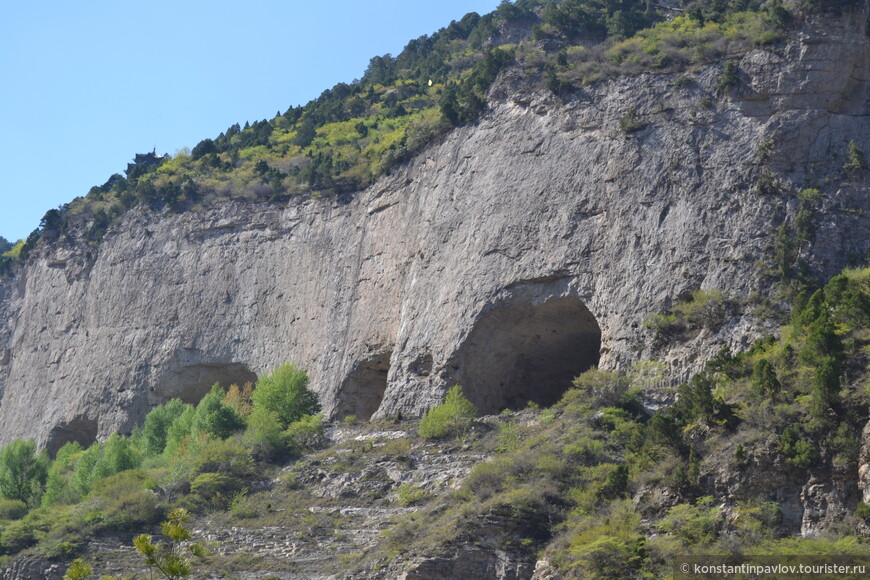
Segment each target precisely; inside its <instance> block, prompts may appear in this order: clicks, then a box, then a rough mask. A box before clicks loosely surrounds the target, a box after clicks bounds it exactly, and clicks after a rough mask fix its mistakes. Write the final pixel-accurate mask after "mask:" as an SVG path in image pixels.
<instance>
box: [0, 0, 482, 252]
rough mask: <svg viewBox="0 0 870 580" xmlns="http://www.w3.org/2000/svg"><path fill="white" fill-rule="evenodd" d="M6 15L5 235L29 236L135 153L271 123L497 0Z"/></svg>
mask: <svg viewBox="0 0 870 580" xmlns="http://www.w3.org/2000/svg"><path fill="white" fill-rule="evenodd" d="M7 4H8V5H7V6H5V7H4V9H3V17H2V19H0V115H2V117H0V123H2V127H0V236H3V237H5V238H7V239H9V240H10V241H15V240H17V239H19V238H23V237H26V236H27V235H28V234H29V233H30V232H31V231H32V230H33V229H34V228H36V227H37V226H38V225H39V220H40V219H41V218H42V216H43V215H44V214H45V212H46V211H47V210H49V209H51V208H53V207H57V206H59V205H61V204H63V203H66V202H69V201H70V200H72V199H73V198H74V197H76V196H79V195H84V194H86V193H87V191H88V189H90V188H91V186H93V185H100V184H102V183H104V182H105V181H106V179H107V178H108V177H109V176H110V175H111V174H113V173H121V172H123V170H124V169H125V168H126V165H127V162H128V161H130V160H131V159H132V158H133V155H134V154H135V153H137V152H139V153H143V152H146V151H151V150H152V149H154V148H156V149H157V152H158V153H170V154H171V153H174V152H175V151H176V150H178V149H180V148H181V147H193V146H194V145H196V144H197V143H198V142H199V141H200V140H202V139H204V138H206V137H216V136H217V135H218V134H219V133H220V132H221V131H224V130H225V129H226V128H227V127H229V126H230V125H232V124H233V123H241V124H244V123H245V121H256V120H260V119H270V118H272V117H273V116H274V115H275V113H277V112H279V111H280V112H284V111H285V110H286V109H287V108H288V107H290V106H292V105H301V104H305V103H306V102H308V101H309V100H311V99H312V98H315V97H317V96H318V95H319V94H320V93H321V92H323V90H324V89H327V88H330V87H332V86H333V85H334V84H335V83H337V82H350V81H352V80H353V79H355V78H359V77H361V76H362V74H363V72H364V71H365V68H366V66H367V64H368V61H369V59H370V58H371V57H372V56H375V55H381V54H385V53H392V54H397V53H398V52H400V51H401V50H402V48H403V47H404V45H405V44H406V43H407V41H409V40H411V39H412V38H416V37H418V36H420V35H422V34H431V33H432V32H435V31H436V30H437V29H439V28H441V27H443V26H446V25H447V24H449V23H450V21H451V20H459V19H460V18H462V16H463V15H465V14H466V13H468V12H478V13H479V14H485V13H487V12H490V11H492V10H494V9H495V8H496V7H497V6H498V4H499V0H438V1H435V2H407V1H404V2H403V1H399V0H368V1H362V0H334V1H326V0H323V1H319V2H318V1H312V2H298V1H292V0H287V1H283V2H279V1H271V0H247V1H245V2H230V1H223V0H210V1H208V2H206V1H200V0H194V1H186V0H174V1H172V2H170V1H164V0H154V1H151V2H146V1H136V2H133V1H128V0H85V1H83V2H69V1H68V0H50V1H40V0H34V1H33V2H11V3H7Z"/></svg>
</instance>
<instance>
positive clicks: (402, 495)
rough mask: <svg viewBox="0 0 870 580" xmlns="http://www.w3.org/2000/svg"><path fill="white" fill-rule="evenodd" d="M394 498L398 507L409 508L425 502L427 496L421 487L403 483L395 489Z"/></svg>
mask: <svg viewBox="0 0 870 580" xmlns="http://www.w3.org/2000/svg"><path fill="white" fill-rule="evenodd" d="M396 497H397V498H398V502H399V505H401V506H409V505H416V504H418V503H421V502H423V501H425V500H426V499H427V498H428V497H429V494H428V493H426V490H425V489H423V488H422V487H416V486H414V485H411V484H410V483H403V484H402V485H400V486H399V487H398V489H396Z"/></svg>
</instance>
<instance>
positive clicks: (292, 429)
mask: <svg viewBox="0 0 870 580" xmlns="http://www.w3.org/2000/svg"><path fill="white" fill-rule="evenodd" d="M284 440H285V445H286V447H287V449H289V450H290V452H291V453H292V454H294V455H301V454H303V453H306V452H308V451H313V450H315V449H318V448H320V447H322V446H323V445H324V443H326V436H325V434H324V430H323V415H313V416H311V415H305V416H303V417H300V418H299V420H297V421H294V422H293V423H291V424H290V426H289V427H287V430H286V431H284Z"/></svg>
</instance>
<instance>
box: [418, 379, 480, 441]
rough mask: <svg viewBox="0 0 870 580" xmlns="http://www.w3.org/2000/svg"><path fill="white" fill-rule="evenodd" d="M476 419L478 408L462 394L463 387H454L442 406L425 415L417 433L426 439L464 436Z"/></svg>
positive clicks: (430, 410)
mask: <svg viewBox="0 0 870 580" xmlns="http://www.w3.org/2000/svg"><path fill="white" fill-rule="evenodd" d="M476 417H477V408H476V407H475V406H474V404H473V403H472V402H471V401H469V400H468V399H466V398H465V395H463V394H462V387H460V386H459V385H454V386H452V387H450V390H449V391H448V392H447V398H446V399H444V402H443V403H442V404H440V405H438V406H437V407H434V408H432V409H429V410H428V411H426V413H424V414H423V417H422V418H421V419H420V425H419V427H418V429H417V432H418V433H419V434H420V436H421V437H424V438H426V439H436V438H440V437H447V436H453V435H462V434H464V433H465V432H466V431H467V430H468V428H469V427H470V426H471V423H472V422H473V421H474V419H475V418H476Z"/></svg>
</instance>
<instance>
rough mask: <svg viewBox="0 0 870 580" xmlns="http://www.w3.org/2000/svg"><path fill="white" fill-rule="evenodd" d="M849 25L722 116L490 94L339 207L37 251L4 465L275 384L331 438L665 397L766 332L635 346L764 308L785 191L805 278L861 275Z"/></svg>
mask: <svg viewBox="0 0 870 580" xmlns="http://www.w3.org/2000/svg"><path fill="white" fill-rule="evenodd" d="M868 12H870V11H868V9H867V8H866V7H865V8H864V9H863V11H861V12H860V14H855V13H851V14H846V15H844V16H843V17H842V18H839V19H834V18H832V17H825V18H824V19H819V20H818V21H817V22H815V23H809V24H807V26H806V27H805V28H804V29H803V30H802V31H801V32H800V33H799V34H797V36H796V39H795V40H794V41H793V42H791V43H790V44H788V45H787V46H786V47H781V48H779V49H775V50H774V49H771V50H769V51H767V50H756V51H754V52H752V53H750V54H747V55H746V56H744V57H743V58H742V59H740V61H739V67H738V68H739V71H740V83H739V86H738V87H737V88H735V89H733V90H732V91H730V92H729V93H728V94H726V95H722V94H720V93H719V92H718V91H717V89H716V85H717V83H718V81H719V78H720V75H721V71H722V67H721V66H712V67H707V68H702V69H699V70H696V71H694V72H691V73H689V74H687V75H685V76H687V77H689V79H690V80H689V81H683V80H680V79H681V78H682V77H683V76H684V75H641V76H638V77H633V78H623V79H618V80H614V81H612V82H607V83H602V84H598V85H594V86H591V87H588V88H586V89H584V90H582V91H579V92H577V93H575V94H574V95H572V96H571V97H569V98H566V99H565V100H560V99H558V98H556V97H555V96H553V95H552V94H550V93H547V92H542V91H537V90H531V89H528V90H525V89H523V88H522V87H523V86H524V82H523V79H522V78H518V77H517V73H511V72H510V71H508V72H507V73H506V74H504V75H503V76H502V78H501V79H500V80H499V81H498V82H497V84H496V86H495V87H494V88H493V90H492V91H491V98H490V103H489V104H490V106H491V110H490V111H489V112H488V113H487V114H486V115H485V116H484V118H482V119H481V120H480V121H479V122H478V123H476V124H474V125H473V126H468V127H464V128H460V129H457V130H455V131H453V132H452V133H450V134H449V135H448V136H447V137H446V138H444V139H443V140H442V141H441V142H440V143H437V144H434V145H432V146H431V147H429V148H428V149H427V150H425V151H424V153H423V154H421V155H419V156H418V157H417V158H415V159H414V160H412V161H411V162H409V163H407V164H406V165H404V166H402V167H400V168H398V169H396V170H394V171H393V173H392V175H390V176H388V177H385V178H383V179H381V180H380V181H379V182H377V183H376V184H375V185H374V186H372V187H371V188H369V189H367V190H366V191H363V192H360V193H358V194H357V195H355V196H353V197H352V198H350V199H314V200H304V201H303V200H300V201H295V202H291V203H289V204H273V205H267V204H259V205H251V204H247V205H246V204H240V203H233V204H230V205H227V206H226V207H222V208H219V209H212V210H204V211H198V212H186V213H183V214H180V215H176V214H170V213H165V214H161V215H153V214H151V213H149V212H147V211H145V210H144V209H136V210H133V211H131V212H130V213H129V214H128V215H127V216H126V217H125V218H124V219H123V221H121V222H120V223H118V224H116V225H114V226H113V227H112V228H111V229H110V230H109V232H108V234H107V235H106V237H105V238H104V239H103V241H102V242H101V243H100V244H99V246H98V247H96V248H88V247H87V246H86V244H85V243H84V242H80V243H74V242H64V243H58V244H56V245H55V246H53V247H51V248H48V249H43V250H41V251H40V252H38V254H37V255H36V256H35V257H32V258H31V259H30V261H29V262H28V263H27V265H26V266H25V267H24V268H23V269H22V270H21V271H20V272H19V273H18V274H17V275H16V276H15V277H14V278H12V279H11V280H5V281H3V282H2V284H0V315H2V320H4V321H5V322H4V323H3V326H2V328H0V391H2V401H0V442H8V441H10V440H11V439H13V438H15V437H19V436H27V437H36V438H37V440H38V442H39V443H40V444H41V445H47V446H49V448H50V449H56V448H57V447H58V446H59V445H61V444H62V443H63V442H65V441H69V440H78V441H81V442H84V443H87V442H89V441H92V440H93V439H94V438H100V437H105V436H107V435H108V434H109V433H112V432H114V431H117V430H121V431H129V430H131V429H132V427H133V426H134V425H135V424H136V423H137V422H139V421H141V420H142V418H143V417H144V416H145V414H146V413H147V412H148V410H149V409H150V408H152V407H153V406H154V405H155V404H158V403H161V402H164V401H166V400H168V399H169V398H171V397H176V396H180V397H182V398H183V399H186V400H188V401H192V400H196V399H198V398H199V397H200V396H201V395H202V394H204V392H205V391H206V390H207V388H208V386H209V385H211V384H212V383H213V382H215V381H220V382H223V383H230V382H244V381H247V380H254V379H255V378H256V376H258V375H260V374H262V373H264V372H268V371H270V370H272V369H273V368H275V367H276V366H277V365H279V364H280V363H282V362H284V361H287V360H291V361H295V362H297V363H298V364H300V365H301V366H302V367H304V368H306V369H308V370H309V372H310V374H311V376H312V387H313V388H314V389H316V390H317V391H318V392H319V393H320V395H321V399H322V401H323V403H324V408H325V411H326V412H327V414H329V415H331V416H333V417H339V418H340V417H342V416H345V415H356V416H357V417H359V418H362V419H367V418H369V417H371V416H375V417H379V416H389V415H393V414H396V413H402V414H405V415H408V414H417V413H420V412H421V411H422V410H424V409H426V408H427V407H429V406H430V405H432V404H433V403H434V402H436V401H438V400H439V399H440V398H441V397H442V396H443V393H444V392H445V391H446V388H447V387H449V386H450V385H452V384H454V383H456V382H459V383H461V384H463V385H464V387H465V390H466V393H467V394H468V395H469V397H470V398H471V399H472V400H473V401H474V402H475V403H476V404H477V405H478V406H479V407H480V408H481V409H482V410H483V411H485V412H494V411H498V410H500V409H501V408H504V407H518V406H521V405H523V404H524V403H525V402H526V401H528V400H534V401H537V402H539V403H544V404H546V403H550V402H553V401H554V400H555V399H556V398H558V395H559V392H560V390H561V389H562V388H563V386H564V385H565V384H566V381H567V379H569V378H570V377H571V376H573V375H576V374H577V373H579V372H580V371H582V370H584V369H585V368H587V367H588V366H589V365H591V364H595V363H596V362H598V363H599V364H600V365H601V366H602V367H605V368H624V367H625V366H626V365H628V364H630V363H632V362H635V361H637V360H641V359H644V358H651V357H655V358H657V359H659V360H663V361H665V362H667V363H668V364H669V365H670V371H671V372H670V375H669V377H668V379H667V380H666V382H667V383H668V384H673V383H674V382H678V381H681V380H683V379H685V378H686V377H687V376H688V375H689V374H690V373H691V372H693V371H694V370H696V369H697V368H698V367H699V366H700V365H701V364H702V363H703V361H704V360H705V359H706V358H708V357H709V356H710V355H711V354H712V353H713V352H715V351H716V350H718V349H719V348H720V347H721V346H723V345H728V346H732V347H735V348H742V347H745V346H746V345H748V344H749V343H750V342H751V340H753V339H754V338H755V337H757V336H758V335H759V333H762V332H765V331H766V330H768V329H766V328H765V326H764V322H763V321H762V320H759V319H757V318H755V317H753V316H752V315H751V314H750V312H751V311H752V307H753V305H752V304H751V303H749V302H747V303H746V304H744V307H743V308H742V309H741V310H740V311H739V312H738V313H737V314H735V315H734V316H730V317H726V319H725V320H724V321H722V324H721V325H720V324H717V325H715V326H714V327H710V328H704V329H702V330H701V331H700V333H698V334H696V335H695V336H694V337H693V338H692V339H691V341H689V342H688V343H679V344H674V343H667V342H662V341H661V340H659V338H658V337H657V336H656V335H655V333H653V332H651V331H649V330H647V329H645V328H644V325H643V323H644V320H645V319H646V318H647V316H648V315H649V314H651V313H657V312H663V311H665V310H667V309H668V308H669V307H670V306H671V305H672V304H673V303H674V302H675V301H676V300H677V299H678V298H679V297H681V296H685V295H687V294H688V293H689V292H690V291H692V290H695V289H698V288H704V289H716V290H721V291H723V292H725V293H726V294H727V295H728V296H729V297H731V298H732V299H734V300H736V301H747V300H748V299H749V298H750V297H751V296H753V295H754V296H760V297H761V298H764V297H767V296H769V295H770V293H771V278H770V274H769V273H770V270H771V269H772V268H773V264H774V261H775V239H774V238H775V232H776V230H777V228H779V227H780V225H781V224H783V223H792V222H793V220H794V218H795V216H796V213H797V211H798V202H797V199H796V193H797V192H798V191H800V190H801V189H803V188H804V187H810V186H816V187H819V188H820V189H821V190H822V193H823V198H822V201H821V204H820V207H819V208H818V209H817V211H816V213H815V215H814V216H813V225H814V229H815V235H814V237H813V239H812V241H811V242H809V243H804V244H802V245H801V247H799V248H798V250H797V251H798V252H799V254H798V256H797V257H798V258H800V259H802V260H803V261H804V262H805V263H806V264H807V266H808V268H809V270H810V271H811V272H812V273H815V274H817V275H820V276H823V277H827V276H830V275H831V274H833V273H835V272H837V271H839V270H840V269H841V268H842V267H844V266H847V265H850V262H851V261H852V260H856V259H857V260H860V259H861V258H862V257H864V256H867V255H868V253H870V218H868V217H867V212H868V211H870V207H868V206H870V203H868V196H867V189H868V188H867V180H866V171H858V172H852V173H847V172H845V171H844V170H843V164H844V161H845V155H846V151H847V146H848V143H849V142H850V141H851V140H854V141H856V143H857V144H858V146H859V147H861V148H862V149H864V150H865V151H870V138H868V135H870V131H868V124H870V122H868V116H867V114H868V95H870V93H868V91H870V82H868V81H870V61H868V58H870V39H868V36H867V18H868ZM626 119H630V120H632V121H633V122H632V123H631V124H630V126H628V124H627V123H626ZM621 121H622V123H621ZM760 149H761V150H762V151H760ZM760 153H762V154H760ZM759 182H762V183H764V182H768V183H773V184H774V185H775V187H773V188H766V190H767V193H760V192H759V191H758V189H759V188H758V184H759ZM763 189H764V188H763Z"/></svg>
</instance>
